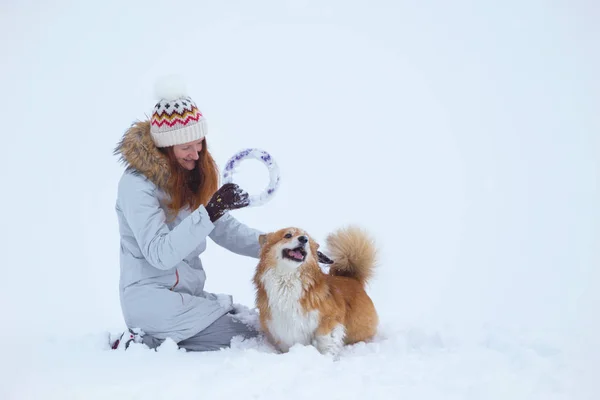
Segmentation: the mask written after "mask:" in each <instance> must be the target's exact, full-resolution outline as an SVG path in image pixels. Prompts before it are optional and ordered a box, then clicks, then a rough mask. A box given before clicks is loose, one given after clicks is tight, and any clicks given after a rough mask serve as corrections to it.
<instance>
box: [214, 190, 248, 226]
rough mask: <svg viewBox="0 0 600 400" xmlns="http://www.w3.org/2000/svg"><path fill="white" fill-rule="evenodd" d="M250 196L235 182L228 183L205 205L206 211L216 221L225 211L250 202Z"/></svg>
mask: <svg viewBox="0 0 600 400" xmlns="http://www.w3.org/2000/svg"><path fill="white" fill-rule="evenodd" d="M248 197H249V196H248V193H246V192H244V191H243V190H242V189H240V187H239V186H238V185H236V184H235V183H226V184H225V185H223V186H221V187H220V188H219V190H217V191H216V192H215V194H214V195H213V196H212V197H211V198H210V200H209V201H208V204H207V205H206V207H205V208H206V212H208V216H209V217H210V220H211V221H212V222H215V221H216V220H218V219H219V218H221V217H222V216H223V214H225V211H227V210H235V209H238V208H243V207H246V206H247V205H248V204H250V202H249V201H248Z"/></svg>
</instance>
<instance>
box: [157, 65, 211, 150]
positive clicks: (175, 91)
mask: <svg viewBox="0 0 600 400" xmlns="http://www.w3.org/2000/svg"><path fill="white" fill-rule="evenodd" d="M154 91H155V95H156V97H157V98H158V99H159V101H158V103H156V105H155V106H154V110H153V112H152V118H151V121H150V134H151V135H152V139H153V140H154V144H155V145H156V146H157V147H167V146H173V145H176V144H183V143H187V142H192V141H194V140H199V139H202V138H203V137H204V136H205V135H206V134H207V133H208V130H207V126H206V119H205V118H204V116H203V115H202V113H201V112H200V110H198V107H196V103H194V101H193V100H192V98H191V97H190V96H188V94H187V92H186V88H185V84H184V82H183V80H182V79H181V78H179V77H178V76H166V77H163V78H160V79H159V80H157V81H156V84H155V86H154Z"/></svg>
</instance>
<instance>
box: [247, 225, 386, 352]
mask: <svg viewBox="0 0 600 400" xmlns="http://www.w3.org/2000/svg"><path fill="white" fill-rule="evenodd" d="M326 242H327V247H328V249H329V251H330V255H331V256H332V258H333V264H331V267H330V270H329V274H326V273H324V272H323V271H322V270H321V267H320V266H319V264H318V258H317V249H318V248H319V245H318V244H317V243H316V242H315V241H314V240H313V239H311V237H310V236H309V235H308V234H307V233H306V232H305V231H303V230H301V229H298V228H294V227H291V228H285V229H281V230H278V231H276V232H271V233H268V234H264V235H261V236H260V244H261V254H260V260H259V263H258V266H257V268H256V272H255V274H254V278H253V282H254V285H255V288H256V306H257V308H258V310H259V315H260V323H261V327H262V330H263V331H264V332H265V335H266V336H267V338H268V339H269V341H270V342H271V343H272V344H273V345H274V346H275V347H277V348H278V349H279V350H280V351H282V352H287V351H288V350H289V349H290V347H292V346H293V345H295V344H302V345H313V346H315V347H316V348H317V349H318V350H319V352H321V353H322V354H330V355H333V356H335V357H337V355H338V353H339V351H340V350H341V349H342V348H343V346H344V345H346V344H353V343H356V342H360V341H368V340H370V339H371V338H373V336H374V335H375V333H376V332H377V326H378V324H379V318H378V316H377V312H376V310H375V306H374V304H373V302H372V301H371V298H370V297H369V296H368V295H367V293H366V291H365V283H366V282H367V281H368V280H369V278H370V277H371V276H372V273H373V269H374V267H375V263H376V256H377V254H376V248H375V245H374V243H373V241H372V239H371V238H369V237H368V235H367V234H366V233H365V232H364V231H363V230H361V229H360V228H358V227H353V226H350V227H347V228H344V229H340V230H338V231H337V232H334V233H332V234H330V235H329V236H328V237H327V239H326Z"/></svg>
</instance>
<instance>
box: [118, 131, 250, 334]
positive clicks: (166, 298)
mask: <svg viewBox="0 0 600 400" xmlns="http://www.w3.org/2000/svg"><path fill="white" fill-rule="evenodd" d="M148 140H151V137H150V135H149V125H148V124H147V123H143V122H142V123H137V124H135V125H134V126H132V128H130V130H128V132H127V133H126V134H125V136H124V138H123V140H122V141H121V142H120V144H119V146H118V147H117V149H116V152H119V153H121V155H122V159H123V160H124V161H125V162H126V163H127V165H128V168H127V170H126V171H125V172H124V173H123V175H122V177H121V179H120V181H119V185H118V194H117V201H116V212H117V217H118V222H119V232H120V282H119V294H120V300H121V308H122V312H123V316H124V319H125V323H126V324H127V326H128V327H130V328H141V329H142V330H143V331H144V332H146V333H147V334H150V335H152V336H155V337H156V338H159V339H164V338H167V337H170V338H171V339H173V340H174V341H175V342H179V341H181V340H184V339H187V338H189V337H191V336H194V335H195V334H196V333H198V332H200V331H201V330H203V329H204V328H206V327H207V326H208V325H210V324H211V323H212V322H214V321H215V320H217V319H218V318H219V317H221V316H222V315H224V314H226V313H227V312H229V311H230V310H231V308H232V304H231V297H230V296H216V295H214V294H212V293H207V292H206V291H205V290H204V284H205V281H206V274H205V271H204V269H203V265H202V261H201V259H200V255H201V254H202V253H203V252H204V250H205V249H206V246H207V238H208V237H210V238H211V239H212V240H213V241H214V242H215V243H217V244H218V245H220V246H222V247H224V248H226V249H228V250H230V251H232V252H235V253H237V254H240V255H243V256H248V257H253V258H258V257H259V252H260V246H259V243H258V236H259V235H260V234H261V233H262V232H260V231H258V230H256V229H253V228H250V227H248V226H246V225H244V224H242V223H241V222H239V221H238V220H236V219H235V218H234V217H232V216H231V215H230V214H227V213H226V214H225V215H224V216H222V217H221V218H220V219H218V220H217V221H216V222H215V223H214V224H213V223H212V222H211V221H210V218H209V216H208V213H207V212H206V209H205V208H204V206H202V205H201V206H200V207H198V208H197V209H196V210H189V209H186V210H182V211H180V212H179V214H178V215H177V216H176V218H175V219H174V220H173V221H172V222H168V221H166V200H168V196H167V194H166V192H165V191H164V190H163V188H161V187H160V186H162V185H164V184H166V180H167V179H168V177H165V176H164V174H166V173H168V172H167V170H166V169H164V168H165V164H163V165H162V166H159V167H157V166H156V165H153V163H152V159H153V157H154V158H156V157H159V159H160V157H161V156H162V155H161V154H160V153H157V150H156V149H154V148H153V146H151V143H149V142H148ZM136 143H137V144H136ZM148 149H150V150H148ZM132 152H133V154H132ZM144 152H151V153H153V154H144ZM140 159H142V160H143V162H139V160H140ZM146 167H149V168H146ZM161 168H162V169H161Z"/></svg>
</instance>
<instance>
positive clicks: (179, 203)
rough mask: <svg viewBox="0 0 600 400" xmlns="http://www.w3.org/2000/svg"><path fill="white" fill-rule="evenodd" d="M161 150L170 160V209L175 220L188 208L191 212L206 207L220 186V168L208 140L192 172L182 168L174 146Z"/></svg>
mask: <svg viewBox="0 0 600 400" xmlns="http://www.w3.org/2000/svg"><path fill="white" fill-rule="evenodd" d="M160 150H161V151H162V152H163V153H164V154H166V156H167V158H168V159H169V167H170V170H171V174H170V177H169V183H168V187H169V190H168V192H169V193H168V195H169V196H170V197H171V201H170V203H169V205H168V208H169V210H170V211H171V212H172V213H173V218H174V217H175V215H177V213H178V212H179V211H180V210H181V209H182V208H184V207H186V206H188V207H189V208H190V210H195V209H196V208H198V207H199V206H200V205H201V204H203V205H206V204H207V203H208V201H209V200H210V198H211V197H212V195H213V194H214V193H215V192H216V191H217V189H218V185H219V168H218V166H217V163H216V162H215V160H214V159H213V157H212V155H211V154H210V152H209V151H208V148H207V145H206V139H204V144H203V146H202V150H200V153H198V155H199V159H198V161H197V162H196V167H195V168H194V169H193V170H191V171H189V170H186V169H184V168H183V167H181V165H180V164H179V162H178V161H177V158H176V157H175V153H174V151H173V146H169V147H164V148H161V149H160Z"/></svg>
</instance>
